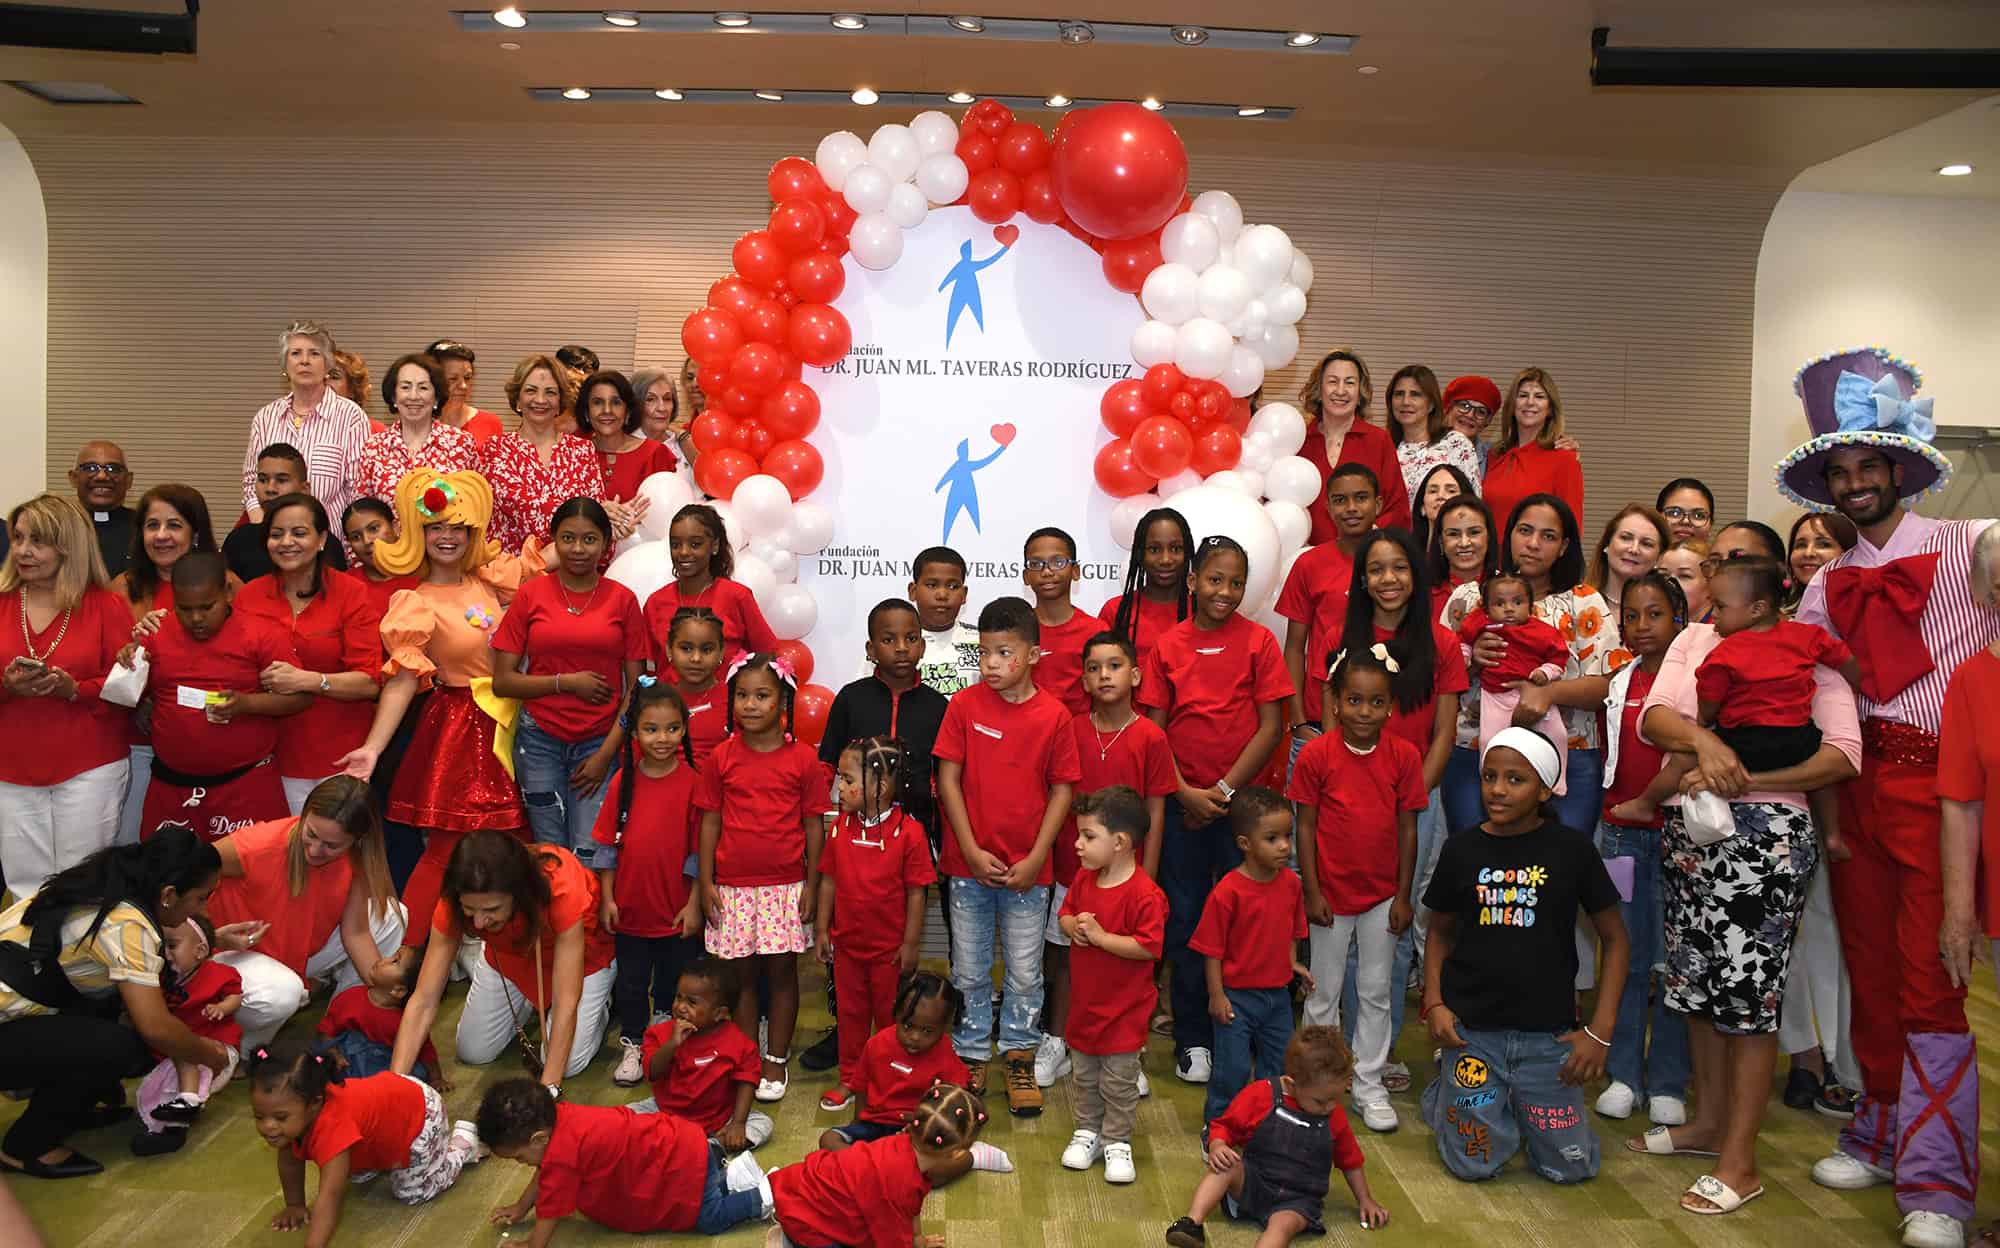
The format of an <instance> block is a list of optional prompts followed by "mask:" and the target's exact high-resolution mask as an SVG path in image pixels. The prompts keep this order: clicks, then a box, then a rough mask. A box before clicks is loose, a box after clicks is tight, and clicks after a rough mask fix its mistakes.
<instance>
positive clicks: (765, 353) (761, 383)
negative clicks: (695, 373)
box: [729, 342, 785, 407]
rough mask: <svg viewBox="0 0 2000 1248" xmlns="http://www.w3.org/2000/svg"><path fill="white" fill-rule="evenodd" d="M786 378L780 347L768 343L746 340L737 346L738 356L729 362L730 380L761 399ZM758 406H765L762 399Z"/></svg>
mask: <svg viewBox="0 0 2000 1248" xmlns="http://www.w3.org/2000/svg"><path fill="white" fill-rule="evenodd" d="M784 379H785V362H784V361H783V360H782V359H780V358H779V356H778V349H777V348H776V347H774V346H770V345H769V344H767V343H762V342H746V343H744V344H743V345H742V346H741V347H739V348H737V351H736V358H735V359H733V360H731V361H730V362H729V380H730V382H731V383H732V384H733V385H737V386H741V387H743V388H744V389H745V390H747V391H749V392H750V393H751V394H754V395H756V396H757V398H758V399H759V400H762V399H763V397H764V396H765V395H767V394H769V393H771V391H773V390H776V389H777V388H778V383H779V382H781V381H783V380H784ZM758 406H759V407H762V406H763V404H762V402H761V401H760V402H759V403H758Z"/></svg>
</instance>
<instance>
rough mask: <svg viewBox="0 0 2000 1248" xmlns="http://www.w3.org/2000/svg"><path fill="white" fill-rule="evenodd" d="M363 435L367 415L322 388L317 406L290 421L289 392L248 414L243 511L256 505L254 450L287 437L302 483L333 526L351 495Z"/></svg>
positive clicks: (365, 429)
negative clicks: (302, 467)
mask: <svg viewBox="0 0 2000 1248" xmlns="http://www.w3.org/2000/svg"><path fill="white" fill-rule="evenodd" d="M367 440H368V417H367V415H366V414H365V413H363V412H362V410H361V408H360V407H359V406H358V405H357V404H355V403H354V402H353V401H352V400H351V399H344V398H342V397H341V396H339V395H337V394H335V393H334V392H333V391H332V390H330V389H329V390H326V391H323V392H322V393H321V395H320V400H319V406H318V407H315V408H314V409H313V410H312V412H311V414H310V415H307V416H306V417H304V418H303V419H301V420H299V421H298V422H297V423H294V421H293V418H292V396H291V395H289V394H284V395H280V396H278V397H277V398H276V399H274V400H272V401H271V402H269V403H266V404H265V405H264V406H263V407H261V408H259V409H257V414H256V415H255V416H253V417H251V418H250V445H249V447H248V448H247V449H246V450H245V451H244V452H243V510H244V511H246V512H247V511H249V510H250V509H251V508H252V507H254V506H256V505H257V454H258V452H260V451H262V450H263V449H264V448H265V447H267V446H269V445H271V444H272V443H273V442H286V443H290V444H291V445H292V446H294V447H297V448H298V452H299V454H301V455H303V456H305V458H306V484H307V486H308V487H309V488H310V489H311V490H312V496H313V497H314V498H316V499H318V500H319V501H320V505H321V506H323V507H325V508H326V514H327V515H329V516H331V517H332V518H333V522H334V523H335V524H336V525H337V524H339V523H340V517H341V513H342V512H345V511H346V510H347V505H348V504H349V503H351V502H353V501H354V499H355V482H356V481H357V479H358V478H359V477H360V466H361V445H362V443H364V442H366V441H367Z"/></svg>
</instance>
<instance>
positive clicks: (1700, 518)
mask: <svg viewBox="0 0 2000 1248" xmlns="http://www.w3.org/2000/svg"><path fill="white" fill-rule="evenodd" d="M1660 514H1661V515H1663V516H1665V517H1666V518H1667V519H1669V520H1692V521H1694V522H1695V523H1696V524H1707V523H1708V508H1706V507H1669V508H1667V509H1666V510H1665V511H1663V512H1661V513H1660Z"/></svg>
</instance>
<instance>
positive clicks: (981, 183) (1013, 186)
mask: <svg viewBox="0 0 2000 1248" xmlns="http://www.w3.org/2000/svg"><path fill="white" fill-rule="evenodd" d="M965 202H966V203H968V204H970V205H971V206H972V215H973V216H975V217H978V218H979V219H980V220H981V221H984V222H985V223H986V224H988V225H1000V224H1003V223H1004V222H1006V221H1008V220H1009V219H1010V218H1012V217H1013V215H1014V214H1015V213H1017V212H1019V211H1021V179H1019V178H1017V177H1015V176H1014V175H1013V174H1011V173H1008V172H1007V171H1006V170H1005V169H988V170H987V171H986V172H985V173H982V174H980V175H979V176H977V177H975V178H973V179H972V182H971V183H970V184H969V185H968V186H967V187H966V188H965Z"/></svg>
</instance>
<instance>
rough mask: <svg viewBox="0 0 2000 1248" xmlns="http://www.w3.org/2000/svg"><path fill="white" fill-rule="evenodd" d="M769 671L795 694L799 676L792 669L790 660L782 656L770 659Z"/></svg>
mask: <svg viewBox="0 0 2000 1248" xmlns="http://www.w3.org/2000/svg"><path fill="white" fill-rule="evenodd" d="M771 671H772V672H773V673H774V674H776V676H777V677H778V679H779V680H782V681H784V682H785V684H787V685H788V686H790V687H791V688H792V689H793V690H794V691H795V692H796V691H797V689H798V687H799V674H798V671H797V670H796V669H795V668H793V667H792V661H791V660H790V659H788V658H786V657H785V656H784V655H782V654H780V655H774V656H773V657H772V659H771Z"/></svg>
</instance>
